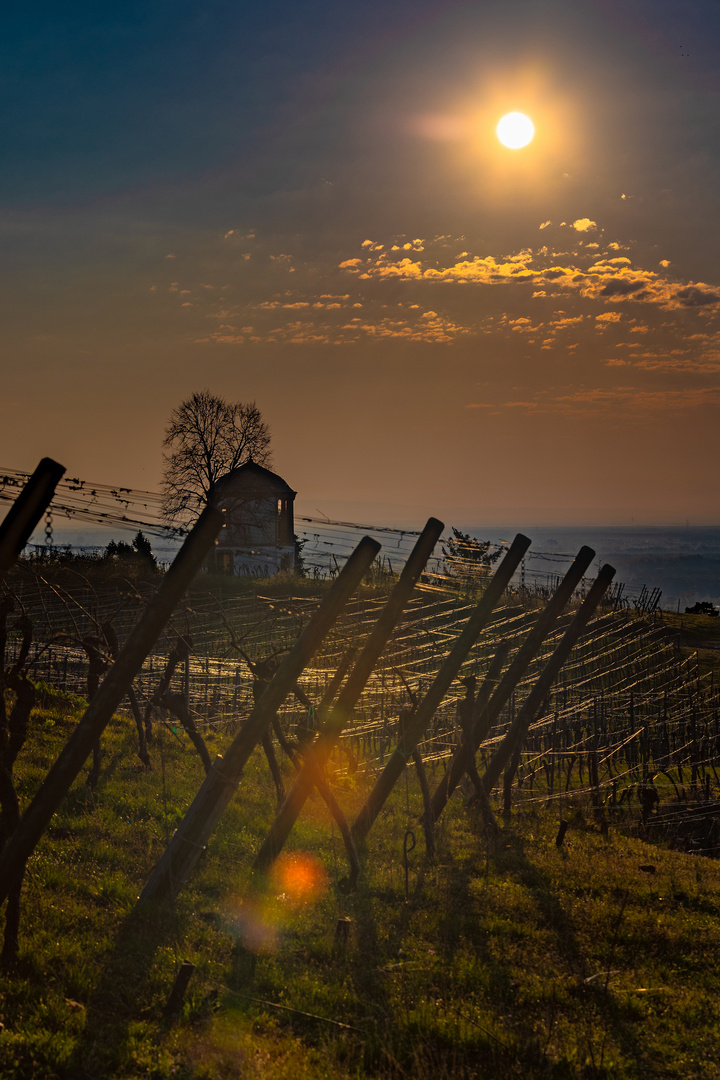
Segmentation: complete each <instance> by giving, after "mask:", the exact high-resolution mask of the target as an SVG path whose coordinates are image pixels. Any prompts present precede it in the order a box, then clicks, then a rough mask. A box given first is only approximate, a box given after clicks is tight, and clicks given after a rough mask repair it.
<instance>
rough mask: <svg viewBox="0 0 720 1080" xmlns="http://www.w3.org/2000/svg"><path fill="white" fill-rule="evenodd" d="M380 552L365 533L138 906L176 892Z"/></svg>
mask: <svg viewBox="0 0 720 1080" xmlns="http://www.w3.org/2000/svg"><path fill="white" fill-rule="evenodd" d="M379 550H380V544H378V543H377V541H376V540H373V539H371V538H370V537H369V536H366V537H364V538H363V539H362V540H361V541H360V543H359V544H358V546H357V547H356V548H355V551H354V552H353V553H352V555H351V556H350V558H349V559H348V561H347V562H346V564H345V566H344V567H343V569H342V571H341V572H340V574H339V575H338V577H337V578H336V579H335V581H334V583H333V585H332V587H331V588H330V590H329V592H328V594H327V596H326V597H325V599H324V600H323V602H322V603H321V604H320V606H319V608H318V609H317V611H316V612H315V614H314V615H313V617H312V619H311V620H310V622H309V623H308V625H307V626H306V627H305V630H304V631H303V633H302V634H301V635H300V637H299V638H298V640H297V641H296V643H295V645H294V646H293V648H292V649H291V650H290V652H289V653H288V655H287V656H286V657H285V659H284V660H283V661H282V663H281V664H280V666H279V668H278V669H277V671H276V672H275V675H274V676H273V678H272V680H271V681H270V683H269V684H268V687H267V689H266V690H265V693H264V694H263V695H262V697H261V698H260V700H259V701H258V702H257V704H256V705H255V707H254V708H253V710H252V712H251V713H250V715H249V717H248V718H247V720H246V721H245V723H244V724H243V727H242V729H241V730H240V731H239V732H238V734H237V735H236V736H235V739H234V740H233V742H232V743H231V744H230V746H229V748H228V750H227V752H226V754H225V757H224V758H223V757H220V756H218V757H217V758H216V759H215V762H214V764H213V766H212V768H211V769H210V772H209V773H208V774H207V776H206V777H205V780H204V782H203V784H202V785H201V787H200V789H199V790H198V793H197V795H196V796H195V799H194V800H193V802H192V804H191V806H190V807H189V809H188V811H187V813H186V814H185V817H184V818H183V820H182V821H181V823H180V825H179V826H178V828H177V831H176V832H175V834H174V836H173V838H172V839H171V841H170V843H169V844H168V846H167V848H166V849H165V851H164V853H163V854H162V855H161V857H160V859H159V860H158V862H157V863H156V864H155V868H154V869H153V872H152V874H151V875H150V878H149V880H148V882H147V884H146V886H145V888H144V889H143V891H142V893H141V894H140V899H139V900H138V904H137V907H142V906H143V905H145V904H148V903H151V902H156V903H163V902H166V901H171V900H174V899H175V897H176V896H177V895H178V894H179V892H180V890H181V889H182V887H183V885H184V883H185V882H186V880H187V879H188V877H189V876H190V874H191V873H192V871H193V869H194V868H195V865H196V863H197V861H198V859H199V858H200V855H201V854H202V852H203V851H204V849H205V844H206V843H207V841H208V840H209V838H210V837H211V836H212V833H213V831H214V829H215V826H216V825H217V823H218V821H219V820H220V818H221V817H222V815H223V813H224V812H225V808H226V807H227V805H228V803H229V802H230V800H231V799H232V797H233V795H234V794H235V790H236V788H237V786H238V784H239V783H240V777H241V776H242V771H243V769H244V768H245V765H246V763H247V760H248V758H249V757H250V755H251V753H252V752H253V750H254V749H255V746H256V745H257V743H258V742H259V741H260V739H261V738H262V735H263V732H264V731H265V730H266V728H267V727H269V725H270V724H271V722H272V718H273V716H274V715H275V713H276V712H277V710H278V709H279V708H280V706H281V705H282V703H283V701H284V700H285V698H286V697H287V695H288V694H289V693H290V691H291V690H292V688H293V687H294V685H295V683H296V682H297V680H298V679H299V677H300V675H301V674H302V672H303V670H304V668H305V666H306V665H307V664H308V663H309V661H310V660H311V659H312V657H313V656H314V655H315V653H316V652H317V650H318V649H319V648H320V646H321V644H322V643H323V641H324V639H325V637H326V636H327V634H328V633H329V631H330V630H331V628H332V626H333V624H334V623H335V621H336V619H337V617H338V615H339V614H340V612H341V611H342V609H343V608H344V607H345V604H346V603H347V601H348V600H349V599H350V596H351V595H352V593H353V592H354V591H355V589H356V588H357V586H358V585H359V584H360V581H361V580H362V578H363V576H364V574H366V573H367V571H368V569H369V568H370V564H371V563H372V561H373V559H374V558H375V556H376V555H377V553H378V551H379ZM136 910H137V908H136Z"/></svg>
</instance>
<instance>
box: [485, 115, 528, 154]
mask: <svg viewBox="0 0 720 1080" xmlns="http://www.w3.org/2000/svg"><path fill="white" fill-rule="evenodd" d="M495 131H496V132H497V137H498V139H499V140H500V142H501V143H502V144H503V146H507V147H508V149H509V150H520V149H521V148H522V147H523V146H527V144H528V143H529V142H530V141H531V140H532V137H533V135H534V134H535V127H534V125H533V122H532V120H531V119H530V117H529V116H526V115H525V113H521V112H511V113H508V114H507V115H506V116H503V118H502V120H500V122H499V123H498V126H497V127H496V129H495Z"/></svg>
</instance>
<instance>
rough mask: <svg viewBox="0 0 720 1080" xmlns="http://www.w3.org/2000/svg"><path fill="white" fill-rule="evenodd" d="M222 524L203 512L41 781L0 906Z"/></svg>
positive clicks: (2, 874) (1, 873)
mask: <svg viewBox="0 0 720 1080" xmlns="http://www.w3.org/2000/svg"><path fill="white" fill-rule="evenodd" d="M222 524H223V513H222V511H221V510H216V509H215V508H214V507H207V509H206V510H204V511H203V513H202V514H201V516H200V518H199V519H198V521H197V524H196V525H195V527H194V528H193V530H192V532H191V533H190V535H189V536H188V537H187V539H186V541H185V543H184V544H183V546H182V548H181V549H180V551H179V552H178V554H177V556H176V557H175V561H174V562H173V564H172V566H171V567H170V569H169V570H168V572H167V574H166V575H165V577H164V578H163V582H162V584H161V586H160V588H159V589H158V591H157V593H156V594H155V596H154V597H153V598H152V600H151V601H150V603H149V604H148V606H147V607H146V609H145V611H144V612H143V614H142V616H141V617H140V620H139V621H138V623H137V625H136V626H135V629H134V630H133V631H132V633H131V634H130V637H129V638H128V640H127V642H126V643H125V645H124V647H123V648H122V649H121V650H120V652H119V653H118V657H117V660H116V661H115V663H114V664H113V666H112V667H111V668H110V670H109V671H108V673H107V675H106V676H105V678H104V680H103V682H102V684H101V686H100V687H99V689H98V691H97V693H96V694H95V697H94V698H93V699H92V702H91V703H90V705H89V706H88V708H87V710H86V712H85V714H84V716H83V717H82V719H81V720H80V722H79V723H78V725H77V727H76V728H75V730H74V731H73V733H72V735H71V736H70V738H69V739H68V741H67V742H66V744H65V746H64V747H63V749H62V750H61V751H60V755H59V757H58V759H57V761H56V762H55V764H54V765H53V766H52V768H51V769H50V771H49V773H48V774H47V776H46V777H45V780H44V781H43V783H42V784H41V786H40V789H39V790H38V792H37V794H36V795H35V798H34V799H33V800H32V802H31V803H30V805H29V806H28V808H27V810H26V811H25V813H24V814H23V816H22V818H21V820H20V824H19V825H18V827H17V829H16V830H15V832H14V833H13V835H12V837H11V838H10V839H9V840H8V842H7V844H6V845H5V848H4V850H3V852H2V855H1V856H0V902H2V900H4V899H5V897H6V896H7V894H8V890H9V888H10V885H11V883H12V881H13V879H14V877H15V875H16V874H17V873H19V871H20V870H21V868H22V867H23V866H24V865H25V863H26V862H27V860H28V858H29V857H30V855H31V854H32V852H33V850H34V848H35V845H36V844H37V842H38V840H39V839H40V837H41V836H42V834H43V833H44V831H45V829H46V828H47V826H48V824H49V822H50V819H51V818H52V816H53V814H54V813H55V811H56V810H57V808H58V806H59V805H60V802H61V801H62V799H63V798H64V796H65V795H66V794H67V792H68V791H69V790H70V787H71V785H72V783H73V781H74V780H75V778H76V776H77V775H78V773H79V772H80V769H81V768H82V766H83V764H84V762H85V760H86V759H87V757H88V755H89V754H90V753H91V751H92V748H93V745H94V744H95V742H96V741H97V740H98V739H99V738H100V735H101V734H102V733H103V731H104V730H105V728H106V727H107V725H108V723H109V722H110V720H111V718H112V716H113V713H114V712H115V710H116V709H117V708H118V706H119V704H120V702H121V701H122V699H123V698H124V697H125V695H126V694H127V692H128V687H129V686H130V685H131V684H132V681H133V679H134V678H135V676H136V675H137V673H138V671H139V670H140V668H141V666H142V663H143V661H144V660H145V657H146V656H147V655H148V653H149V652H150V650H151V649H152V647H153V645H154V644H155V642H156V640H157V638H158V637H159V635H160V633H161V632H162V629H163V627H164V626H165V624H166V623H167V621H168V619H169V618H170V616H171V615H172V613H173V610H174V608H175V605H176V604H177V602H178V600H179V599H180V597H181V596H182V595H183V593H184V592H185V590H186V589H187V587H188V585H189V584H190V582H191V581H192V579H193V578H194V577H195V574H196V573H197V572H198V570H199V569H200V567H201V566H202V563H203V561H204V559H205V557H206V555H207V553H208V551H209V550H210V548H211V547H212V545H213V544H214V542H215V537H216V536H217V534H218V533H219V531H220V529H221V527H222Z"/></svg>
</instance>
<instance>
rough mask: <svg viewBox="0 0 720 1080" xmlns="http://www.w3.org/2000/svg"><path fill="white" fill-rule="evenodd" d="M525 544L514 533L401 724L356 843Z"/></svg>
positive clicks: (359, 822) (355, 829)
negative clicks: (412, 710)
mask: <svg viewBox="0 0 720 1080" xmlns="http://www.w3.org/2000/svg"><path fill="white" fill-rule="evenodd" d="M529 547H530V541H529V540H528V538H527V537H526V536H523V535H522V534H521V533H518V535H517V536H516V537H515V539H514V540H513V543H512V546H511V547H510V550H509V551H508V552H507V554H506V555H505V557H504V559H503V561H502V562H501V563H500V565H499V567H498V568H497V570H496V571H495V574H494V575H493V577H492V580H491V581H490V584H489V585H488V587H487V589H486V590H485V593H484V595H483V596H482V598H481V600H480V602H479V604H478V605H477V607H476V608H475V610H474V611H473V613H472V615H471V616H470V618H469V619H468V621H467V623H466V624H465V627H464V629H463V631H462V633H461V634H460V637H459V638H458V639H457V641H456V642H455V644H454V645H453V647H452V649H451V650H450V654H449V656H448V657H447V659H446V660H445V663H444V664H443V665H442V666H441V668H440V670H439V671H438V673H437V675H436V676H435V678H434V679H433V681H432V683H431V684H430V687H429V689H428V691H427V693H426V694H425V697H424V698H423V699H422V701H421V702H420V704H419V705H418V707H417V709H416V710H415V713H414V715H413V716H412V717H411V718H410V719H409V720H408V722H407V723H406V724H405V725H404V729H403V733H402V736H401V739H400V742H399V743H398V745H397V746H396V748H395V751H394V752H393V754H392V755H391V756H390V757H389V758H388V761H387V764H386V765H385V768H384V769H383V771H382V773H381V774H380V776H379V777H378V779H377V782H376V784H375V787H374V788H373V789H372V791H371V792H370V795H369V796H368V799H367V802H366V803H365V805H364V806H363V808H362V810H361V811H360V813H359V814H358V817H357V820H356V821H355V824H354V825H353V827H352V830H351V831H352V834H353V837H354V838H355V842H356V843H360V842H362V841H363V840H364V839H365V837H366V836H367V834H368V833H369V832H370V829H371V828H372V826H373V822H374V821H375V819H376V818H377V816H378V814H379V813H380V810H381V809H382V807H383V805H384V804H385V800H386V799H387V797H388V795H389V794H390V792H391V791H392V789H393V788H394V786H395V784H396V783H397V781H398V779H399V777H400V776H401V775H402V773H403V772H404V771H405V766H406V763H407V761H408V759H409V758H410V757H411V756H412V752H413V750H414V749H415V747H416V746H417V744H418V743H419V742H420V740H421V739H422V737H423V735H424V734H425V731H426V729H427V726H428V724H429V723H430V721H431V720H432V718H433V716H434V715H435V713H436V711H437V709H438V707H439V705H440V703H441V702H442V699H443V698H444V697H445V694H446V693H447V692H448V689H449V687H450V684H451V683H452V681H453V679H454V678H455V677H456V675H457V673H458V672H459V670H460V668H461V667H462V664H463V661H464V660H465V658H466V656H467V654H468V653H469V652H470V649H471V648H472V647H473V645H474V644H475V642H476V640H477V638H478V635H479V634H480V631H481V630H482V629H483V628H484V627H485V626H486V624H487V622H488V621H489V619H490V616H491V615H492V612H493V609H494V607H495V605H496V604H497V602H498V600H499V599H500V597H501V596H502V594H503V593H504V591H505V589H506V588H507V585H508V583H509V582H510V579H511V577H512V576H513V574H514V573H515V571H516V570H517V567H518V565H519V563H520V561H521V559H522V557H523V555H524V554H525V552H526V551H527V549H528V548H529Z"/></svg>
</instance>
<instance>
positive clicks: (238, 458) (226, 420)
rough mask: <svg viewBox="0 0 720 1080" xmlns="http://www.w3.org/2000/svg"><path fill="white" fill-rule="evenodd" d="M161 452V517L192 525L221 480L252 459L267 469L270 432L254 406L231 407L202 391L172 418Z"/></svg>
mask: <svg viewBox="0 0 720 1080" xmlns="http://www.w3.org/2000/svg"><path fill="white" fill-rule="evenodd" d="M163 446H164V447H165V448H166V449H165V451H164V453H163V461H164V473H163V485H162V490H163V514H164V516H165V518H166V519H167V520H168V521H172V522H178V523H183V524H190V523H192V522H193V521H194V520H195V519H196V518H197V517H198V516H199V514H200V513H201V511H202V509H203V507H204V506H205V503H206V502H207V497H208V494H209V492H210V489H211V488H212V486H213V484H215V483H216V482H217V481H218V480H219V479H220V478H221V477H223V476H226V475H227V474H228V473H229V472H231V471H232V470H233V469H236V468H237V467H238V466H239V465H242V464H244V463H245V462H246V461H248V460H249V459H251V458H252V460H253V461H255V462H256V463H257V464H258V465H264V466H268V465H270V464H271V462H272V458H271V454H270V429H269V428H268V426H267V424H266V423H265V421H264V420H263V418H262V415H261V413H260V410H259V409H258V408H257V406H256V405H255V402H251V403H250V404H244V403H243V402H240V401H238V402H229V401H226V400H225V399H224V398H222V397H218V396H217V395H216V394H211V393H210V391H209V390H200V391H198V392H196V393H194V394H192V395H191V396H190V397H189V398H187V399H186V400H185V401H183V402H181V404H180V405H178V406H177V408H176V409H173V411H172V413H171V414H170V420H169V422H168V426H167V428H166V430H165V439H164V441H163Z"/></svg>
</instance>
